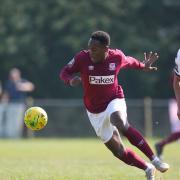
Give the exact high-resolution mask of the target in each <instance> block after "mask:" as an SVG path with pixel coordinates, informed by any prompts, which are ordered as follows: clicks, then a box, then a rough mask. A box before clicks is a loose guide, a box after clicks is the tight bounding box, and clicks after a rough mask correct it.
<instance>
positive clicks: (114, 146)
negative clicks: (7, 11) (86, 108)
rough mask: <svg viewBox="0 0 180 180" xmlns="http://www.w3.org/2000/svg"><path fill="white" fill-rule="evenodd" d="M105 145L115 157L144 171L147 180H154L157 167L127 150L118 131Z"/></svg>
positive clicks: (115, 131)
mask: <svg viewBox="0 0 180 180" xmlns="http://www.w3.org/2000/svg"><path fill="white" fill-rule="evenodd" d="M105 145H106V147H107V148H108V149H109V150H110V151H111V152H112V153H113V155H114V156H115V157H117V158H118V159H120V160H121V161H123V162H124V163H126V164H127V165H130V166H135V167H137V168H139V169H142V170H144V171H145V173H146V177H147V180H154V178H155V167H154V166H153V165H152V164H149V163H146V162H145V161H144V160H143V159H142V158H141V157H139V156H138V155H137V154H136V153H134V152H133V151H132V150H131V149H129V148H125V147H124V145H123V143H122V140H121V138H120V136H119V133H118V131H117V130H114V132H113V135H112V137H111V139H110V140H109V141H108V142H106V143H105Z"/></svg>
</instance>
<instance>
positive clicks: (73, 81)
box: [69, 76, 81, 87]
mask: <svg viewBox="0 0 180 180" xmlns="http://www.w3.org/2000/svg"><path fill="white" fill-rule="evenodd" d="M69 84H70V85H71V86H73V87H74V86H78V85H80V84H81V78H80V77H79V76H74V77H73V78H72V79H71V80H70V81H69Z"/></svg>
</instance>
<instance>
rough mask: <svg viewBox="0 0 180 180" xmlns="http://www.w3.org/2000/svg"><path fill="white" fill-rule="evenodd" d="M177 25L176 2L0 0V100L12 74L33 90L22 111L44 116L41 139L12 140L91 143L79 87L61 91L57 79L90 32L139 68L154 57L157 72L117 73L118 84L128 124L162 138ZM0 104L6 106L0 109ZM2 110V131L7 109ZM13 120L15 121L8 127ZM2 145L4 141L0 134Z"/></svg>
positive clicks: (167, 117)
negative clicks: (100, 34) (103, 36)
mask: <svg viewBox="0 0 180 180" xmlns="http://www.w3.org/2000/svg"><path fill="white" fill-rule="evenodd" d="M179 19H180V2H179V1H177V0H151V1H145V0H133V1H131V0H111V1H109V0H104V1H101V0H90V1H86V0H78V1H77V0H69V1H66V0H38V1H37V0H31V1H23V0H19V1H16V0H1V6H0V81H1V90H2V94H3V91H4V89H5V88H6V81H7V79H8V76H9V74H8V73H9V71H10V70H11V69H12V68H14V67H16V68H18V69H19V70H20V71H21V75H22V77H24V78H26V79H28V80H29V81H30V82H32V83H33V85H34V90H32V91H29V92H27V96H26V101H25V105H26V108H27V107H29V106H34V105H36V106H41V107H43V108H44V109H45V110H46V111H47V113H48V116H49V122H48V125H47V127H46V128H45V129H43V130H42V131H39V132H36V133H32V132H27V129H26V128H25V127H23V132H22V135H17V137H27V136H35V137H39V136H40V137H93V136H95V133H94V131H93V129H92V128H91V125H90V123H89V121H88V118H87V115H86V112H85V109H84V107H83V105H82V90H81V87H77V88H72V87H68V86H66V85H64V84H63V82H62V81H60V80H59V71H60V69H61V68H62V67H63V66H64V65H65V64H66V63H68V62H69V61H70V60H71V59H72V57H73V56H74V55H75V53H76V52H78V51H80V50H82V49H86V48H87V42H88V39H89V36H90V35H91V33H92V32H93V31H96V30H104V31H107V32H108V33H109V34H110V35H111V47H112V48H118V49H121V50H122V51H123V52H124V53H125V54H126V55H130V56H133V57H136V58H137V59H139V60H143V58H144V55H143V53H144V52H146V51H155V52H157V53H159V55H160V58H159V60H158V62H157V64H156V65H157V67H158V71H157V72H153V73H144V72H140V71H135V70H128V71H126V70H123V71H121V72H120V75H119V82H120V83H121V84H122V87H123V89H124V93H125V96H126V98H127V105H128V113H129V114H128V117H129V118H128V119H129V121H130V122H131V123H132V124H133V125H135V126H136V127H137V128H138V129H139V130H140V131H141V132H142V133H143V134H144V135H146V136H164V135H166V134H168V133H169V131H170V130H171V129H170V126H169V124H170V122H171V121H170V120H171V118H170V114H169V108H170V106H169V105H170V99H172V98H174V93H173V90H172V85H171V72H172V69H173V66H174V58H175V56H176V53H177V50H178V49H179V48H180V45H179V41H180V35H179V32H180V21H179ZM2 97H3V95H2ZM2 99H3V98H2ZM4 104H7V101H6V100H5V101H2V102H1V106H4ZM1 109H3V108H0V116H1V119H2V126H3V125H4V124H5V118H4V117H5V113H4V112H5V110H6V108H4V110H1ZM14 116H16V113H14V114H13V115H11V117H12V118H11V119H13V118H14ZM22 119H23V118H20V121H22ZM21 126H22V125H21ZM1 137H6V136H5V135H4V133H2V134H1ZM8 137H16V135H12V136H8Z"/></svg>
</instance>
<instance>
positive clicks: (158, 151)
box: [155, 132, 180, 157]
mask: <svg viewBox="0 0 180 180" xmlns="http://www.w3.org/2000/svg"><path fill="white" fill-rule="evenodd" d="M178 139H180V132H174V133H172V134H170V135H169V136H168V137H167V138H165V139H163V140H162V141H160V142H158V143H156V144H155V149H156V154H157V156H158V157H161V156H162V153H163V149H164V147H165V145H167V144H170V143H172V142H174V141H177V140H178Z"/></svg>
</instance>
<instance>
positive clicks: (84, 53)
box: [75, 50, 88, 59]
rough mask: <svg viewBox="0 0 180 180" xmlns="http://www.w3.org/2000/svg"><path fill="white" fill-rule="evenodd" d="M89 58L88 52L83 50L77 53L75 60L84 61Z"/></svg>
mask: <svg viewBox="0 0 180 180" xmlns="http://www.w3.org/2000/svg"><path fill="white" fill-rule="evenodd" d="M86 57H88V51H87V50H81V51H79V52H77V53H76V55H75V58H76V59H84V58H86Z"/></svg>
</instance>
